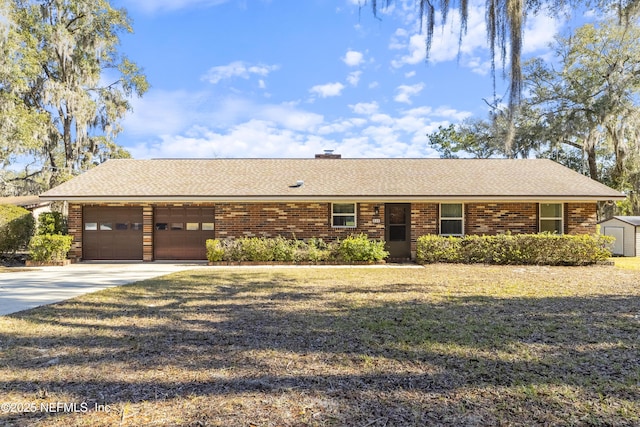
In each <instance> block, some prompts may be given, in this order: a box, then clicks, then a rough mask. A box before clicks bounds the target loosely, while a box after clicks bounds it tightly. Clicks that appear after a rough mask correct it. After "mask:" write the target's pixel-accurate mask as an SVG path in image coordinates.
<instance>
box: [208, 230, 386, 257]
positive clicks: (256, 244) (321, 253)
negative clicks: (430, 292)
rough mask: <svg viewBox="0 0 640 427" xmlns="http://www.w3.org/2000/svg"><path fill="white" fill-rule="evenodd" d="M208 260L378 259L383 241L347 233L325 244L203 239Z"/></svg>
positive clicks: (281, 239)
mask: <svg viewBox="0 0 640 427" xmlns="http://www.w3.org/2000/svg"><path fill="white" fill-rule="evenodd" d="M206 245H207V259H208V260H209V261H210V262H220V261H231V262H242V261H249V262H271V261H279V262H291V263H295V262H326V261H330V262H346V263H349V262H377V261H381V260H383V259H385V258H386V257H387V256H388V253H387V252H386V251H385V250H384V242H383V241H375V240H370V239H369V238H368V237H367V236H366V235H364V234H360V235H356V236H349V237H347V238H346V239H344V240H342V241H337V242H334V243H326V242H324V241H323V240H322V239H316V238H313V239H309V240H306V241H303V240H296V239H292V240H287V239H285V238H284V237H280V236H278V237H274V238H265V237H243V238H240V239H234V240H231V239H227V240H218V239H209V240H207V241H206Z"/></svg>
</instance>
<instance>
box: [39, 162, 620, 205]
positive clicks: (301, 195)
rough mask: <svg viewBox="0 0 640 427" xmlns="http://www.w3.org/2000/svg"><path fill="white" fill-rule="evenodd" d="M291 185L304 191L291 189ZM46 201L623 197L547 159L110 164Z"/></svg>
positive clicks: (50, 194) (46, 195)
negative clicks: (299, 183)
mask: <svg viewBox="0 0 640 427" xmlns="http://www.w3.org/2000/svg"><path fill="white" fill-rule="evenodd" d="M297 181H304V184H303V185H301V186H299V187H295V186H294V185H295V184H296V182H297ZM41 197H42V198H43V199H45V200H47V199H48V200H64V199H67V200H74V199H75V200H83V201H89V200H96V201H108V200H137V201H143V200H146V201H152V200H158V201H160V200H185V201H190V200H212V201H213V200H276V199H277V200H302V199H305V200H321V199H322V200H328V199H335V198H342V199H346V198H350V199H354V200H362V199H369V200H375V199H385V200H388V199H396V200H399V199H407V200H416V199H425V200H436V199H455V198H458V199H466V200H471V199H478V200H483V199H484V200H488V199H492V200H516V199H517V200H531V199H571V200H609V199H620V198H623V197H624V195H622V193H620V192H618V191H615V190H612V189H611V188H609V187H607V186H605V185H602V184H600V183H598V182H596V181H594V180H591V179H590V178H588V177H585V176H583V175H580V174H579V173H577V172H574V171H572V170H570V169H568V168H566V167H564V166H561V165H559V164H557V163H555V162H553V161H551V160H546V159H524V160H523V159H518V160H507V159H483V160H479V159H198V160H195V159H193V160H184V159H158V160H130V159H127V160H109V161H107V162H106V163H103V164H102V165H100V166H98V167H96V168H94V169H91V170H89V171H88V172H85V173H83V174H81V175H80V176H78V177H76V178H74V179H72V180H71V181H68V182H66V183H64V184H62V185H60V186H58V187H55V188H53V189H51V190H49V191H48V192H46V193H44V194H43V195H42V196H41Z"/></svg>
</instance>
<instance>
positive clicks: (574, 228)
mask: <svg viewBox="0 0 640 427" xmlns="http://www.w3.org/2000/svg"><path fill="white" fill-rule="evenodd" d="M93 206H95V205H93ZM100 206H139V207H142V215H143V260H144V261H153V258H154V246H153V245H154V224H155V222H154V208H155V207H156V206H158V207H160V206H163V207H164V206H201V207H213V208H214V211H215V237H216V238H219V239H225V238H239V237H250V236H258V237H263V236H264V237H274V236H278V235H280V236H283V237H285V238H294V237H295V238H298V239H307V238H311V237H319V238H323V239H325V240H326V241H333V240H335V239H337V238H343V237H346V236H348V235H350V234H354V233H366V234H367V235H369V237H371V238H372V239H384V238H385V227H384V222H385V221H384V218H385V209H384V207H385V205H384V203H357V205H356V206H357V227H355V228H334V227H332V226H331V203H311V202H306V203H305V202H296V203H184V204H171V203H160V204H148V203H138V204H126V203H120V204H119V203H109V204H102V205H100ZM376 207H377V208H378V213H377V214H376V213H375V208H376ZM82 209H83V205H81V204H77V203H70V204H69V211H68V212H69V213H68V215H69V216H68V230H69V234H70V235H72V236H73V244H72V247H71V251H70V254H69V257H70V258H71V259H73V260H80V259H82V230H83V220H82ZM596 211H597V205H596V203H565V204H564V227H565V230H564V231H565V233H567V234H586V233H595V231H596V224H597V213H596ZM464 222H465V223H464V225H465V234H487V235H493V234H501V233H506V232H508V231H509V232H511V233H514V234H517V233H536V232H537V231H538V203H468V204H465V213H464ZM438 232H439V204H438V203H412V204H411V251H412V253H413V254H415V250H416V239H417V238H418V237H419V236H422V235H425V234H438Z"/></svg>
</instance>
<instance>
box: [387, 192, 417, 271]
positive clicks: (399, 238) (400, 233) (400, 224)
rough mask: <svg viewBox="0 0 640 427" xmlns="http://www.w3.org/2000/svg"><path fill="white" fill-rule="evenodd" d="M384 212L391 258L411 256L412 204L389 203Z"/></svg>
mask: <svg viewBox="0 0 640 427" xmlns="http://www.w3.org/2000/svg"><path fill="white" fill-rule="evenodd" d="M384 212H385V214H384V217H385V219H384V221H385V232H384V234H385V236H384V237H385V240H386V242H387V248H386V249H387V251H389V258H404V259H406V258H411V205H410V204H409V203H387V204H386V205H385V207H384Z"/></svg>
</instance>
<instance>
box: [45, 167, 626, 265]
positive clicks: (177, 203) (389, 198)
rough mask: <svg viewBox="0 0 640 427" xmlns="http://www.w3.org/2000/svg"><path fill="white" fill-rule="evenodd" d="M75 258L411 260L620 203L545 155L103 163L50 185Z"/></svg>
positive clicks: (587, 217)
mask: <svg viewBox="0 0 640 427" xmlns="http://www.w3.org/2000/svg"><path fill="white" fill-rule="evenodd" d="M41 197H42V199H43V200H50V201H66V202H68V212H69V218H68V220H69V223H68V224H69V233H70V234H72V235H73V236H74V242H73V247H72V250H71V253H70V256H71V257H72V258H73V259H76V260H81V259H82V260H103V259H104V260H144V261H153V260H164V259H169V260H178V259H189V260H191V259H205V240H207V239H211V238H217V239H232V238H238V237H244V236H276V235H281V236H284V237H286V238H294V237H295V238H298V239H307V238H311V237H317V238H322V239H324V240H327V241H331V240H334V239H337V238H341V237H345V236H348V235H350V234H353V233H366V234H368V235H369V236H370V237H371V238H374V239H384V240H385V241H386V242H387V246H388V250H389V251H390V252H391V257H392V258H413V257H415V250H416V239H417V238H418V237H419V236H421V235H424V234H440V235H465V234H480V235H481V234H488V235H489V234H498V233H506V232H511V233H538V232H541V231H554V232H558V233H568V234H579V233H594V232H595V231H596V224H597V222H598V218H597V203H598V202H599V201H609V200H619V199H623V198H624V195H623V194H622V193H620V192H618V191H615V190H612V189H611V188H609V187H607V186H605V185H602V184H600V183H598V182H596V181H593V180H591V179H590V178H588V177H585V176H583V175H580V174H579V173H576V172H574V171H572V170H570V169H568V168H566V167H564V166H561V165H559V164H557V163H555V162H553V161H551V160H544V159H518V160H507V159H482V160H480V159H344V158H340V155H337V154H330V155H327V154H324V155H317V156H316V158H313V159H192V160H188V159H186V160H185V159H181V160H180V159H157V160H129V159H126V160H124V159H123V160H109V161H107V162H105V163H103V164H102V165H100V166H98V167H96V168H94V169H91V170H89V171H88V172H85V173H83V174H81V175H80V176H77V177H75V178H73V179H72V180H70V181H68V182H66V183H64V184H62V185H60V186H58V187H55V188H53V189H51V190H49V191H48V192H46V193H44V194H43V195H42V196H41Z"/></svg>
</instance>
